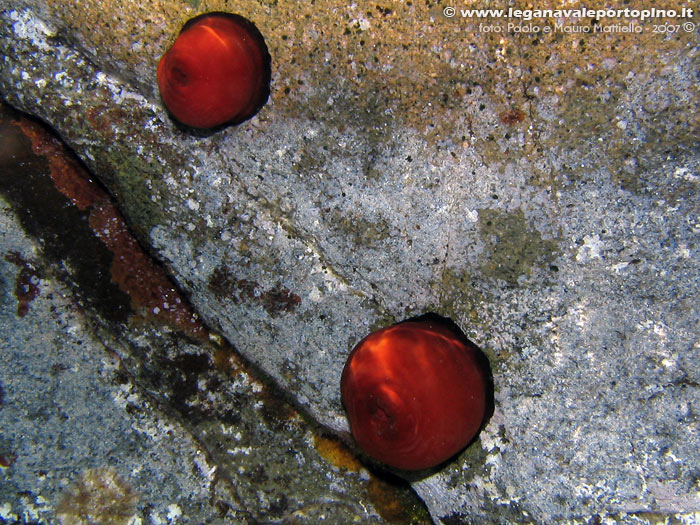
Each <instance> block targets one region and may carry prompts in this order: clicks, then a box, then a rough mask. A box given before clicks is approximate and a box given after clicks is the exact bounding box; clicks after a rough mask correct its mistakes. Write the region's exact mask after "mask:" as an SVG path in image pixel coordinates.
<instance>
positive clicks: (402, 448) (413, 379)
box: [340, 316, 490, 470]
mask: <svg viewBox="0 0 700 525" xmlns="http://www.w3.org/2000/svg"><path fill="white" fill-rule="evenodd" d="M435 317H437V316H435ZM418 319H419V320H415V321H406V322H403V323H399V324H395V325H393V326H390V327H387V328H383V329H381V330H378V331H376V332H373V333H371V334H370V335H368V336H367V337H365V338H364V339H363V340H362V341H360V342H359V343H358V344H357V346H355V348H354V349H353V351H352V352H351V353H350V356H349V357H348V360H347V363H346V364H345V368H344V369H343V374H342V378H341V386H340V388H341V396H342V399H343V404H344V405H345V410H346V412H347V415H348V419H349V421H350V428H351V430H352V434H353V436H354V438H355V441H356V442H357V444H358V445H359V446H360V447H361V448H362V449H363V450H364V451H365V452H366V453H367V454H369V455H370V456H372V457H373V458H375V459H378V460H379V461H382V462H384V463H386V464H387V465H390V466H392V467H396V468H399V469H404V470H420V469H426V468H430V467H434V466H436V465H439V464H440V463H442V462H443V461H445V460H447V459H449V458H450V457H451V456H453V455H454V454H456V453H457V452H459V451H460V450H461V449H462V448H464V447H465V446H466V445H467V444H468V443H469V442H470V441H471V440H472V439H473V438H474V436H475V435H476V434H477V432H478V431H479V428H480V427H481V424H482V422H483V421H484V418H485V415H486V412H487V408H488V402H489V388H490V373H489V372H488V365H484V360H485V358H483V354H481V351H480V350H479V349H478V348H477V347H476V346H475V345H474V344H473V343H471V342H470V341H469V340H468V339H467V338H466V337H464V335H463V334H461V331H459V333H458V332H457V331H455V330H453V329H451V328H450V327H449V325H447V324H444V323H441V322H439V321H438V320H436V319H434V318H427V319H424V320H420V319H421V318H418ZM440 319H441V318H440ZM455 328H456V325H455ZM456 330H459V329H458V328H457V329H456Z"/></svg>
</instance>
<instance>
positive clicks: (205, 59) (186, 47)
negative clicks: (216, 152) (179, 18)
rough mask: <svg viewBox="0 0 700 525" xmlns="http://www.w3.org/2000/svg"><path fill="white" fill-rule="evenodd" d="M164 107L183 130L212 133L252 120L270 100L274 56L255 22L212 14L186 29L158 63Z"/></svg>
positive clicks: (183, 29)
mask: <svg viewBox="0 0 700 525" xmlns="http://www.w3.org/2000/svg"><path fill="white" fill-rule="evenodd" d="M157 74H158V87H159V88H160V94H161V97H162V99H163V102H164V103H165V106H166V107H167V108H168V110H169V111H170V112H171V113H172V115H173V116H174V117H175V118H176V119H177V120H178V121H180V122H182V123H183V124H186V125H188V126H192V127H196V128H212V127H215V126H219V125H221V124H226V123H234V124H235V123H239V122H242V121H244V120H246V119H249V118H250V117H252V116H253V115H255V113H257V112H258V110H259V109H260V108H261V107H262V106H263V105H264V104H265V102H267V99H268V96H269V94H270V55H269V53H268V51H267V46H266V45H265V41H264V39H263V37H262V35H261V34H260V32H259V31H258V30H257V28H256V27H255V25H253V23H252V22H250V21H248V20H246V19H245V18H243V17H242V16H239V15H234V14H230V13H218V12H216V13H207V14H204V15H201V16H198V17H196V18H193V19H192V20H190V21H189V22H187V23H186V24H185V26H184V27H183V28H182V32H181V33H180V35H179V36H178V37H177V40H175V43H174V44H173V46H172V47H171V48H170V49H169V50H168V51H167V52H166V53H165V54H164V55H163V56H162V58H161V59H160V62H159V63H158V72H157Z"/></svg>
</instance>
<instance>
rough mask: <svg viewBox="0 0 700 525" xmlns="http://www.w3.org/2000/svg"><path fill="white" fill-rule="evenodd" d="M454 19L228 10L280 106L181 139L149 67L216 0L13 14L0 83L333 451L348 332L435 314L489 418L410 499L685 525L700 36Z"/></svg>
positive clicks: (550, 516) (557, 516)
mask: <svg viewBox="0 0 700 525" xmlns="http://www.w3.org/2000/svg"><path fill="white" fill-rule="evenodd" d="M550 3H551V4H552V5H549V4H550ZM474 4H475V5H476V4H480V3H479V2H474ZM491 4H493V3H491ZM543 4H547V5H543V6H542V7H556V6H554V3H553V2H543ZM614 4H615V6H617V2H614ZM637 4H639V3H638V2H629V3H626V4H625V6H626V7H632V8H641V7H643V6H642V5H641V4H640V5H637ZM615 6H613V7H615ZM443 7H444V6H442V4H436V3H430V2H428V3H426V4H423V3H421V4H420V5H418V4H417V3H416V4H413V3H405V4H404V3H392V2H389V3H386V5H384V4H382V5H374V4H372V5H369V4H368V5H365V6H363V5H358V4H352V5H350V6H347V5H345V4H340V3H339V4H338V5H335V4H334V3H333V2H330V1H329V2H326V3H324V4H323V5H322V6H318V5H308V6H304V5H297V4H296V3H291V2H263V1H261V2H250V3H245V4H242V5H240V6H237V8H236V10H237V11H238V12H239V13H240V14H242V15H244V16H247V17H248V18H250V19H252V20H254V21H255V22H256V24H257V25H258V27H259V29H260V30H261V32H262V33H263V34H264V35H265V37H266V39H267V43H268V46H269V48H270V53H271V55H272V57H273V82H272V94H271V100H270V102H269V103H268V104H267V105H266V106H265V107H264V108H263V110H262V111H261V112H260V113H259V114H258V116H256V117H255V118H254V119H252V120H250V121H248V122H246V123H244V124H242V125H240V126H237V127H230V128H226V129H223V130H219V131H216V132H212V133H193V132H192V131H191V130H186V129H183V128H182V127H179V126H178V125H177V124H175V123H174V122H173V121H172V120H171V119H170V117H169V116H168V114H167V112H166V111H165V110H164V108H163V106H162V104H161V103H160V101H159V98H158V93H157V88H156V82H155V65H156V63H157V60H158V58H159V56H160V54H162V52H163V51H164V50H165V49H166V48H167V46H168V45H169V44H170V43H171V42H172V40H173V39H174V37H175V35H176V34H177V31H178V30H179V27H180V26H181V25H182V23H183V22H184V21H185V20H186V19H188V18H190V17H191V16H194V15H196V14H198V13H200V12H202V11H204V10H226V9H230V8H228V7H227V6H226V5H225V3H223V2H219V3H217V2H209V3H207V5H206V6H205V5H203V4H202V5H200V3H199V2H193V3H180V2H166V1H162V2H155V3H152V5H150V6H149V8H148V10H144V9H143V8H140V7H139V6H138V4H137V3H135V2H129V1H126V0H124V1H122V2H113V3H102V2H86V3H85V5H83V6H81V7H80V8H76V7H75V6H74V4H73V3H72V2H51V3H49V2H44V1H40V0H35V1H31V0H24V1H19V0H14V1H10V2H9V4H7V5H5V6H3V10H2V12H1V13H0V49H1V53H0V54H1V55H2V62H0V92H1V93H2V95H3V97H4V98H5V99H6V100H7V101H8V102H9V103H10V104H12V105H13V106H15V107H17V108H19V109H21V110H22V111H25V112H28V113H30V114H32V115H35V116H37V117H39V118H40V119H42V120H44V121H46V122H47V123H49V124H50V125H51V126H52V127H54V128H55V129H56V130H57V131H58V132H59V133H60V135H61V136H62V138H63V139H64V140H65V141H66V143H67V144H69V145H70V146H71V147H72V148H73V149H74V150H75V152H76V153H77V154H78V155H79V156H80V157H81V158H82V159H83V161H84V162H85V163H86V165H87V166H88V167H89V168H90V170H91V172H92V173H93V174H94V176H95V177H97V178H99V179H100V180H101V181H102V182H103V184H104V185H105V186H106V188H107V189H108V190H109V192H110V193H111V194H112V195H113V196H114V197H115V198H116V199H117V201H118V202H119V204H120V208H121V210H122V212H123V214H124V215H125V217H126V218H127V220H128V222H129V224H130V225H131V227H132V229H133V230H134V232H135V233H136V235H137V236H138V237H139V239H140V241H141V242H142V243H143V244H144V245H146V246H148V247H149V249H150V250H151V251H152V253H153V254H154V255H155V256H156V257H157V258H159V259H160V260H161V261H163V262H164V264H165V265H166V266H167V268H168V269H169V271H170V272H171V273H172V276H173V278H174V279H175V281H176V282H177V283H178V284H179V286H180V287H181V288H182V289H183V290H184V291H185V292H186V293H187V294H188V296H189V297H190V300H191V302H192V304H193V306H194V308H195V309H196V311H197V312H198V313H199V315H200V316H201V317H202V318H203V319H204V321H205V322H206V323H207V324H208V325H209V326H210V327H212V328H214V329H216V330H219V331H220V332H221V333H222V334H223V335H224V336H225V338H226V339H227V340H228V341H229V342H230V343H231V344H232V345H234V346H235V348H236V349H237V350H238V351H240V352H241V354H242V355H243V356H245V357H246V358H247V359H248V360H250V362H252V363H253V364H254V365H255V366H256V367H258V368H259V369H260V370H262V371H264V372H265V373H266V374H268V375H269V376H270V378H272V380H273V381H274V382H275V383H276V384H277V385H279V387H280V388H282V389H283V390H284V391H285V392H286V393H287V394H288V395H289V396H290V397H291V398H292V399H293V400H294V402H295V403H296V404H297V406H298V407H300V408H302V409H303V410H304V411H306V412H307V413H308V414H309V415H311V416H312V417H313V418H314V419H315V420H316V421H317V422H318V423H320V424H321V425H323V426H324V427H326V428H328V429H329V430H331V431H333V432H336V433H337V434H338V435H341V436H342V435H346V433H347V423H346V420H345V418H344V414H343V411H342V406H341V403H340V399H339V389H338V381H339V377H340V372H341V370H342V367H343V364H344V362H345V357H346V356H347V354H348V352H349V350H350V349H351V348H352V346H353V345H354V344H355V343H356V342H357V341H359V340H360V339H361V338H362V337H364V336H365V335H366V334H367V333H369V332H370V331H371V330H373V329H375V328H378V327H380V326H385V325H387V324H391V323H392V322H396V321H400V320H403V319H406V318H408V317H411V316H414V315H420V314H423V313H426V312H429V311H432V312H437V313H439V314H441V315H444V316H447V317H450V318H451V319H452V320H454V321H455V322H456V323H457V324H458V325H460V326H461V327H462V329H463V330H464V332H465V333H466V334H467V335H468V336H469V337H470V338H471V339H472V340H473V341H475V342H476V343H477V344H478V345H479V346H480V347H481V348H482V349H483V350H484V352H485V353H486V355H487V356H488V358H489V360H490V363H491V367H492V371H493V376H494V384H495V409H494V413H493V415H492V417H491V419H490V421H489V422H488V424H487V425H486V427H485V428H484V429H483V431H482V432H481V434H480V437H479V439H478V440H477V441H476V442H475V443H473V444H472V445H471V446H470V447H468V448H467V449H466V450H465V451H464V452H463V453H462V454H461V456H460V457H459V458H457V459H456V460H455V461H453V462H452V463H450V464H449V465H447V466H445V467H444V468H442V469H441V470H440V471H438V472H435V473H433V474H432V475H430V476H427V477H422V478H420V479H414V480H413V486H414V489H415V490H416V491H417V493H418V494H419V495H420V496H421V498H423V500H424V501H425V503H426V504H427V506H428V508H429V510H430V513H431V515H432V517H433V519H434V520H435V521H443V522H445V523H454V522H479V523H483V522H494V523H504V522H505V523H518V522H527V521H532V522H537V523H551V522H554V521H569V522H575V523H584V522H588V521H589V520H593V521H594V522H600V521H601V520H604V519H610V520H615V521H618V522H630V523H632V522H637V521H642V522H656V521H659V520H660V521H663V520H665V519H667V518H669V519H670V518H674V519H677V520H681V521H683V520H686V521H688V522H690V520H692V519H694V518H693V516H695V517H697V513H698V512H700V485H698V468H699V465H698V459H697V450H698V448H700V432H698V430H699V428H698V426H699V425H698V415H697V406H698V402H699V401H700V393H699V392H700V391H699V385H700V377H699V376H700V372H699V369H698V367H697V362H698V358H699V357H700V341H699V338H698V320H699V313H698V308H697V304H698V299H699V297H698V295H699V294H698V286H697V283H698V279H699V277H700V264H699V261H700V257H698V246H697V238H698V231H699V230H700V222H699V221H700V219H699V212H700V206H699V203H700V200H699V198H698V193H697V192H698V183H699V182H700V174H699V170H698V164H699V162H698V160H699V155H698V153H699V152H698V143H699V142H700V141H699V140H698V139H699V138H700V137H699V136H698V135H699V133H698V130H699V129H700V126H698V124H699V122H698V118H699V117H698V115H700V112H699V111H698V109H699V108H698V105H699V103H700V99H699V97H698V71H699V69H700V68H699V65H700V46H699V42H698V32H697V30H690V31H685V30H682V29H679V30H678V31H677V32H673V33H671V32H669V30H668V29H667V30H666V31H665V32H659V31H656V32H655V31H654V27H655V26H656V28H657V30H658V27H659V25H660V24H665V23H666V22H673V23H677V22H680V23H681V24H682V23H683V22H694V21H695V20H697V18H695V19H693V18H689V19H682V20H676V19H669V18H664V19H658V20H651V21H650V20H646V21H645V22H643V23H642V22H640V21H639V20H636V21H635V20H628V19H624V20H623V19H615V18H602V19H599V20H597V21H595V20H593V19H591V18H587V17H578V18H577V17H576V16H570V17H568V18H556V17H549V18H543V19H541V20H538V21H537V25H538V28H539V29H538V30H536V29H535V28H533V27H532V24H531V25H530V27H529V28H525V29H523V26H522V25H521V26H520V29H516V28H509V27H508V26H507V23H506V22H507V21H506V20H501V19H488V20H480V19H476V18H467V17H464V18H463V17H461V15H457V16H454V17H446V16H444V12H443ZM477 7H478V6H477ZM490 7H498V6H493V5H491V6H490ZM574 7H576V6H574ZM86 13H87V16H88V17H89V19H90V20H91V21H92V24H91V26H90V27H89V29H88V26H87V25H86V24H84V19H85V16H86ZM486 22H488V27H484V24H485V23H486ZM510 22H512V20H510ZM623 22H624V24H628V25H629V24H632V25H633V26H634V24H637V25H639V26H640V27H641V28H642V31H641V32H634V31H633V30H632V32H622V31H621V30H620V31H613V30H612V29H610V28H612V27H614V25H615V24H618V25H619V26H621V25H622V23H623ZM497 27H498V28H500V30H497V29H495V28H497ZM544 27H547V28H548V30H544V29H543V28H544ZM664 27H670V26H664ZM680 27H684V26H680ZM685 27H686V28H689V27H690V26H685ZM489 28H490V29H489ZM565 28H569V29H568V30H567V29H565ZM605 28H608V29H605Z"/></svg>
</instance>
